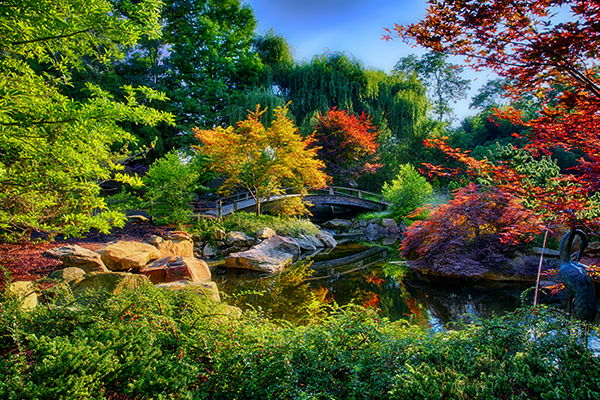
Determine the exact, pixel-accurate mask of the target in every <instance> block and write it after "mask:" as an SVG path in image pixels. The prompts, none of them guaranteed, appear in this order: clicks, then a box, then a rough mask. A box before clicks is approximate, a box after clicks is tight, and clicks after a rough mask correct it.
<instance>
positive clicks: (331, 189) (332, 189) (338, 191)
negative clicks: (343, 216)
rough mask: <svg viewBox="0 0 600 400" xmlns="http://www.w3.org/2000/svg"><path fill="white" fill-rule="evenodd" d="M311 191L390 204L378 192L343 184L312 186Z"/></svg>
mask: <svg viewBox="0 0 600 400" xmlns="http://www.w3.org/2000/svg"><path fill="white" fill-rule="evenodd" d="M309 192H312V193H319V194H327V195H330V196H339V195H341V196H349V197H354V198H358V199H363V200H369V201H375V202H377V203H383V204H388V202H387V201H386V200H385V198H384V197H383V196H382V195H380V194H377V193H372V192H367V191H366V190H361V189H354V188H347V187H342V186H327V187H325V188H311V189H309Z"/></svg>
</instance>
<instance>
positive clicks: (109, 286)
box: [72, 272, 150, 296]
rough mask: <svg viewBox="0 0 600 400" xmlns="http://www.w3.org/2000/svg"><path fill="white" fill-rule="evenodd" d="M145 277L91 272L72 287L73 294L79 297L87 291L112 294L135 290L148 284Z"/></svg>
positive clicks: (122, 273) (123, 273)
mask: <svg viewBox="0 0 600 400" xmlns="http://www.w3.org/2000/svg"><path fill="white" fill-rule="evenodd" d="M149 282H150V280H149V279H148V277H147V276H144V275H138V274H130V273H127V272H92V273H91V274H88V275H87V276H86V277H85V278H83V279H82V280H80V281H79V282H76V283H75V284H74V285H73V286H72V290H73V294H74V295H76V296H77V295H80V294H83V293H86V292H89V291H106V292H111V293H114V294H119V293H122V292H123V291H125V290H132V289H137V288H138V287H140V286H142V285H145V284H147V283H149Z"/></svg>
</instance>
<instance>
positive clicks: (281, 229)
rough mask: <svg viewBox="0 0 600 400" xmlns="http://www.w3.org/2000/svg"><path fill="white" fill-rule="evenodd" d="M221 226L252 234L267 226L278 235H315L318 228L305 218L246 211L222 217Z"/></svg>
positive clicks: (228, 229)
mask: <svg viewBox="0 0 600 400" xmlns="http://www.w3.org/2000/svg"><path fill="white" fill-rule="evenodd" d="M223 226H224V227H225V230H227V231H240V232H244V233H246V234H247V235H251V236H253V235H254V234H255V233H256V232H257V231H258V230H260V229H262V228H266V227H269V228H271V229H273V230H275V232H277V234H278V235H283V236H298V235H301V234H304V235H316V234H317V233H319V228H317V226H316V225H315V224H313V223H312V222H310V221H309V220H307V219H302V218H296V217H276V216H273V215H259V216H257V215H256V214H252V213H247V212H237V213H234V214H231V215H228V216H227V217H225V218H224V219H223Z"/></svg>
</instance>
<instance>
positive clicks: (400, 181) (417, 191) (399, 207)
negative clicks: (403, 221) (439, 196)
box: [382, 164, 433, 218]
mask: <svg viewBox="0 0 600 400" xmlns="http://www.w3.org/2000/svg"><path fill="white" fill-rule="evenodd" d="M382 193H383V196H384V197H385V199H386V200H387V201H389V202H390V203H392V205H391V207H390V209H391V211H392V214H393V215H394V217H395V218H402V217H404V216H406V215H407V214H409V213H411V212H412V211H414V210H415V209H416V208H417V207H420V206H422V205H423V204H424V203H425V201H427V199H428V198H429V196H431V194H432V193H433V188H432V187H431V185H430V184H429V182H427V180H426V179H425V177H424V176H422V175H421V174H419V172H418V171H417V170H416V169H415V167H413V166H412V165H410V164H404V165H402V166H401V167H400V171H399V172H398V175H397V176H396V178H394V179H393V180H392V181H391V182H390V183H386V184H384V185H383V190H382Z"/></svg>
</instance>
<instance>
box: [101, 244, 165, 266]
mask: <svg viewBox="0 0 600 400" xmlns="http://www.w3.org/2000/svg"><path fill="white" fill-rule="evenodd" d="M99 253H100V255H101V257H102V261H104V264H105V265H106V266H107V267H108V269H110V270H111V271H126V270H130V269H140V268H143V267H144V266H145V265H146V264H148V263H149V262H150V261H152V260H156V259H158V258H160V251H159V250H158V249H157V248H156V247H155V246H152V245H150V244H148V243H140V242H133V241H125V240H121V241H118V242H113V243H110V244H108V245H107V246H106V247H104V249H102V250H100V251H99Z"/></svg>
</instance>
